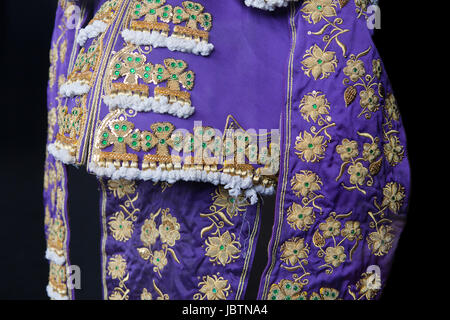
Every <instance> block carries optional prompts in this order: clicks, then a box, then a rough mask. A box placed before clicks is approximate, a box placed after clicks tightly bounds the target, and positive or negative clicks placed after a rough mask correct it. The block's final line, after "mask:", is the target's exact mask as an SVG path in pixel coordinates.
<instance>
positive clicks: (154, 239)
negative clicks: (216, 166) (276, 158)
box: [100, 179, 260, 300]
mask: <svg viewBox="0 0 450 320" xmlns="http://www.w3.org/2000/svg"><path fill="white" fill-rule="evenodd" d="M100 182H101V186H102V225H103V238H102V256H103V285H104V296H105V298H106V299H111V300H128V299H130V300H134V299H142V300H152V299H158V300H166V299H197V300H203V299H207V300H223V299H240V298H242V295H243V292H244V291H245V287H246V285H247V280H248V274H249V269H250V266H251V262H252V259H253V254H254V250H255V241H256V238H257V234H258V230H259V219H260V216H259V215H260V212H259V205H250V203H249V202H248V201H246V200H245V199H244V198H243V197H231V196H230V195H229V194H228V192H226V191H225V190H224V189H223V188H221V187H214V186H212V185H209V184H199V183H196V184H192V183H190V184H189V187H187V186H186V183H182V182H179V183H177V184H174V185H170V184H166V183H160V182H157V183H155V182H151V181H146V182H137V181H130V180H125V179H119V180H101V181H100ZM168 199H170V200H171V201H170V202H169V201H168ZM168 203H170V207H166V206H165V204H168Z"/></svg>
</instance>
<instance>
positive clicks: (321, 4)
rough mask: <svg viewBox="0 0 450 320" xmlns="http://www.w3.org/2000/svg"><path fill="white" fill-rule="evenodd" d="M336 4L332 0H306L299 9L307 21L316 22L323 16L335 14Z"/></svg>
mask: <svg viewBox="0 0 450 320" xmlns="http://www.w3.org/2000/svg"><path fill="white" fill-rule="evenodd" d="M335 8H336V4H335V3H334V2H333V0H306V1H305V3H304V6H303V8H302V9H301V11H302V12H303V13H305V14H304V15H303V17H304V18H305V19H307V21H308V22H309V23H314V24H316V23H317V22H319V21H320V20H322V19H323V18H324V17H333V16H335V15H336V10H335Z"/></svg>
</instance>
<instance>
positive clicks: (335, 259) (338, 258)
mask: <svg viewBox="0 0 450 320" xmlns="http://www.w3.org/2000/svg"><path fill="white" fill-rule="evenodd" d="M345 259H347V255H346V254H345V249H344V247H343V246H336V247H328V248H327V249H326V250H325V262H326V263H328V264H331V265H332V266H333V267H335V268H336V267H339V266H340V265H341V264H342V263H343V262H344V261H345Z"/></svg>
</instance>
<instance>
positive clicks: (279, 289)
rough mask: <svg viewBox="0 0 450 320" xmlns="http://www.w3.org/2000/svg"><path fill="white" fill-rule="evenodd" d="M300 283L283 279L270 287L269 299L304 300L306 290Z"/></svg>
mask: <svg viewBox="0 0 450 320" xmlns="http://www.w3.org/2000/svg"><path fill="white" fill-rule="evenodd" d="M302 288H303V287H302V285H301V284H299V283H296V282H294V281H291V280H287V279H283V280H281V281H280V282H279V283H274V284H272V286H271V287H270V290H269V294H268V299H269V300H306V294H307V293H306V292H305V291H302Z"/></svg>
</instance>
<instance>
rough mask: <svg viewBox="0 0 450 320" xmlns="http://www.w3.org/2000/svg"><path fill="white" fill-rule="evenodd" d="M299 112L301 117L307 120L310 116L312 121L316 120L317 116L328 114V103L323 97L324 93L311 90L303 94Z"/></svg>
mask: <svg viewBox="0 0 450 320" xmlns="http://www.w3.org/2000/svg"><path fill="white" fill-rule="evenodd" d="M299 108H300V112H301V114H302V116H303V118H304V119H305V120H306V121H308V122H309V119H310V118H311V119H312V120H313V121H314V122H316V121H317V119H318V118H319V116H321V115H325V114H329V111H328V110H329V109H330V103H329V102H328V100H327V99H326V98H325V95H324V94H322V95H319V93H318V92H316V91H313V92H312V93H309V94H307V95H305V96H304V97H303V99H302V101H301V102H300V106H299Z"/></svg>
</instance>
